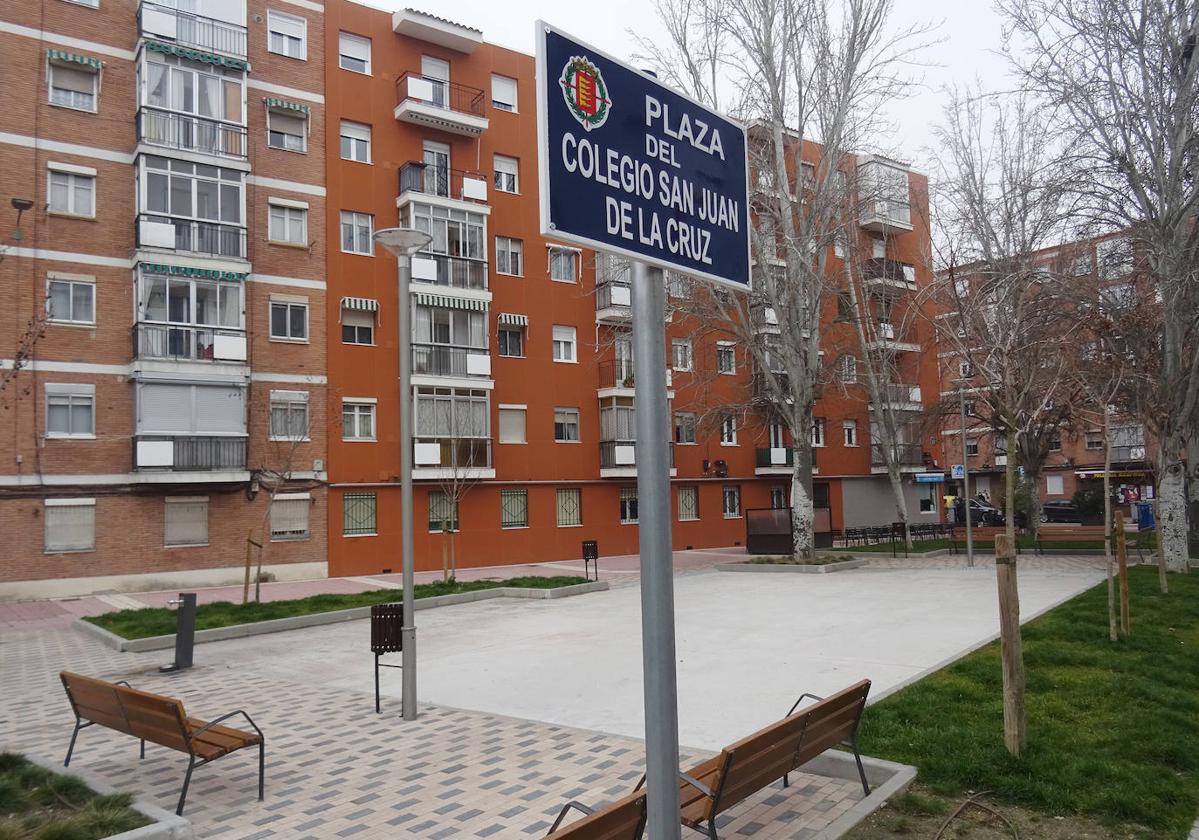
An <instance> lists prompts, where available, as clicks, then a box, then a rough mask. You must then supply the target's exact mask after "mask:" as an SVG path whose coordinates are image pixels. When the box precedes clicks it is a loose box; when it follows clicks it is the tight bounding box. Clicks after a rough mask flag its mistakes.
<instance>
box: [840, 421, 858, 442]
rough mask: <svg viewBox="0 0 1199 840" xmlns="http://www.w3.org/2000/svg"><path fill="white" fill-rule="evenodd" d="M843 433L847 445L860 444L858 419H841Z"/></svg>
mask: <svg viewBox="0 0 1199 840" xmlns="http://www.w3.org/2000/svg"><path fill="white" fill-rule="evenodd" d="M841 435H842V437H843V439H844V442H845V445H846V446H857V445H858V421H857V420H843V421H841Z"/></svg>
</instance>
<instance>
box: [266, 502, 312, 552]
mask: <svg viewBox="0 0 1199 840" xmlns="http://www.w3.org/2000/svg"><path fill="white" fill-rule="evenodd" d="M280 502H282V503H283V504H288V503H292V504H294V505H295V506H296V507H297V508H298V507H299V503H300V502H303V503H304V508H303V509H304V517H303V518H304V531H303V532H300V531H295V532H291V531H276V530H275V510H274V508H275V505H277V504H279V503H280ZM270 520H271V521H270V526H271V542H291V541H294V540H306V539H310V538H311V537H312V497H311V494H309V493H279V494H278V495H277V496H275V498H273V499H272V500H271V511H270Z"/></svg>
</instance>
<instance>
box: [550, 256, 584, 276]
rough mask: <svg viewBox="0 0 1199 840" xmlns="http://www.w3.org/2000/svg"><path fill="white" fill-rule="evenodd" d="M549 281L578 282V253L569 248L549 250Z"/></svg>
mask: <svg viewBox="0 0 1199 840" xmlns="http://www.w3.org/2000/svg"><path fill="white" fill-rule="evenodd" d="M550 279H551V280H556V281H558V282H559V283H577V282H579V253H578V251H575V250H572V249H570V248H554V247H551V248H550Z"/></svg>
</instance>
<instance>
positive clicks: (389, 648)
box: [371, 604, 404, 714]
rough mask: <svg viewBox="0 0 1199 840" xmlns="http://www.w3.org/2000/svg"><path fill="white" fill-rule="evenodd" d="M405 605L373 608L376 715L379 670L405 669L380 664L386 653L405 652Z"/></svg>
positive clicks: (377, 710) (372, 631)
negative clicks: (380, 659)
mask: <svg viewBox="0 0 1199 840" xmlns="http://www.w3.org/2000/svg"><path fill="white" fill-rule="evenodd" d="M403 629H404V605H403V604H375V605H374V606H372V607H371V653H373V654H374V655H375V714H378V713H379V668H380V667H383V668H403V667H404V666H403V665H391V664H389V663H387V662H380V661H379V657H380V656H382V655H383V654H385V653H402V652H403V650H404V634H403Z"/></svg>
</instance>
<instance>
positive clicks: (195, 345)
mask: <svg viewBox="0 0 1199 840" xmlns="http://www.w3.org/2000/svg"><path fill="white" fill-rule="evenodd" d="M133 358H135V359H173V360H176V361H194V362H213V361H228V362H244V361H245V360H246V333H245V331H244V330H231V329H222V328H220V327H192V326H186V325H182V324H179V325H176V324H136V325H134V327H133Z"/></svg>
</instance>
